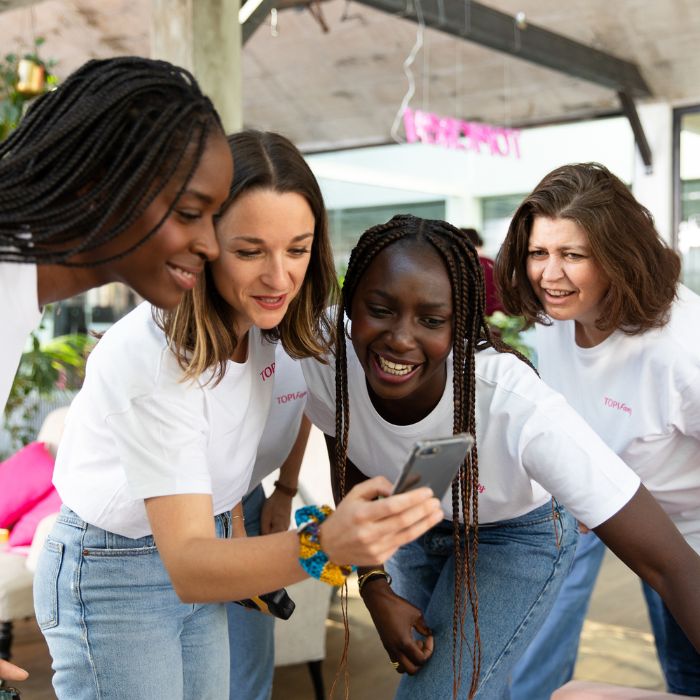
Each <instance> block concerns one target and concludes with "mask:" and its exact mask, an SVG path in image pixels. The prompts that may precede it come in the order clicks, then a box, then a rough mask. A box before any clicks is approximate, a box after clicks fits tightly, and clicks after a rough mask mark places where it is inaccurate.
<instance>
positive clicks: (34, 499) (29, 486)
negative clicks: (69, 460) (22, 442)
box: [0, 442, 54, 527]
mask: <svg viewBox="0 0 700 700" xmlns="http://www.w3.org/2000/svg"><path fill="white" fill-rule="evenodd" d="M53 462H54V459H53V455H52V454H51V453H50V452H49V451H48V449H47V448H46V445H45V444H44V443H43V442H32V443H30V444H29V445H27V446H26V447H23V448H22V449H21V450H20V451H19V452H16V453H15V454H13V455H12V457H9V458H8V459H6V460H5V461H4V462H2V463H1V464H0V527H12V525H14V524H15V523H16V522H17V521H18V520H19V519H20V518H21V517H22V515H24V513H26V512H27V511H29V510H31V509H32V508H33V507H34V506H35V505H36V504H37V503H38V502H39V501H40V500H41V499H42V498H44V496H45V495H46V494H47V493H48V492H49V491H50V490H51V489H52V488H53V487H52V485H51V477H52V475H53Z"/></svg>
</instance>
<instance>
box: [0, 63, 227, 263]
mask: <svg viewBox="0 0 700 700" xmlns="http://www.w3.org/2000/svg"><path fill="white" fill-rule="evenodd" d="M212 130H218V131H219V132H221V133H222V134H223V129H222V126H221V121H220V119H219V116H218V114H217V113H216V110H215V109H214V106H213V105H212V103H211V100H209V98H208V97H206V96H205V95H204V94H203V93H202V91H201V90H200V88H199V85H198V84H197V81H196V80H195V79H194V78H193V77H192V75H191V74H190V73H189V72H188V71H186V70H184V69H183V68H178V67H177V66H173V65H172V64H170V63H167V62H166V61H156V60H151V59H147V58H139V57H135V56H130V57H121V58H110V59H106V60H99V61H98V60H94V61H88V62H87V63H86V64H85V65H83V66H82V67H81V68H79V69H78V70H76V71H75V72H74V73H72V74H71V75H70V76H68V78H67V79H66V80H65V82H63V83H62V84H61V85H60V86H59V87H58V88H57V89H56V90H53V91H51V92H47V93H46V94H44V95H42V96H41V97H39V98H38V99H37V100H35V101H34V102H33V103H32V105H31V106H30V108H29V110H28V111H27V114H26V116H25V117H24V119H23V120H22V122H21V123H20V125H19V127H18V128H17V129H16V130H15V131H14V132H13V133H12V134H11V135H10V136H9V138H7V139H6V140H5V141H4V142H2V143H0V261H9V262H22V263H36V264H61V265H66V266H74V267H91V266H95V265H102V264H104V263H108V262H111V261H114V260H117V259H119V258H122V257H124V256H125V255H128V254H129V253H131V252H132V251H133V250H134V249H135V248H137V247H138V246H140V245H142V244H143V243H144V242H145V241H146V240H147V239H148V238H150V237H151V236H152V235H153V234H154V233H155V232H156V231H157V230H158V229H159V228H160V226H161V225H162V224H163V222H164V221H165V220H166V219H167V217H168V216H169V215H170V213H171V211H172V208H173V206H174V205H175V202H176V201H177V199H178V198H179V196H180V194H181V193H182V192H183V191H184V190H185V188H186V187H187V183H188V182H189V180H190V178H191V177H192V175H193V173H194V171H195V170H196V168H197V165H198V164H199V160H200V158H201V156H202V153H203V151H204V147H205V144H206V141H207V136H208V134H209V133H211V132H212ZM173 177H178V181H179V182H180V181H181V182H180V188H179V191H178V194H177V196H176V197H175V199H174V201H173V202H171V204H170V207H169V208H168V211H167V212H166V213H165V214H164V215H163V217H162V218H161V220H160V221H159V222H158V223H157V224H156V226H154V227H153V228H152V229H151V230H150V231H148V232H147V233H146V234H145V235H144V237H143V238H142V239H141V240H140V241H137V242H136V243H135V244H134V245H132V246H130V247H129V248H128V249H126V250H123V251H121V252H119V253H117V254H115V255H112V256H109V257H102V258H99V259H90V260H89V262H88V261H84V260H83V261H81V262H77V261H76V260H73V259H72V258H74V257H75V256H77V255H78V254H80V253H85V252H88V251H94V250H95V249H97V248H99V247H100V246H101V245H103V244H104V243H106V242H108V241H111V240H112V239H114V238H116V237H117V236H119V235H120V234H122V233H124V232H125V231H126V230H127V229H128V228H129V227H130V226H131V225H132V224H133V223H134V222H135V221H136V220H137V219H138V218H139V217H140V216H141V215H142V214H143V212H144V211H145V210H146V208H147V207H148V205H149V204H150V203H151V202H152V201H153V200H154V199H155V198H156V197H157V196H158V194H159V193H160V192H161V191H162V190H163V188H164V187H165V186H166V185H167V184H168V183H169V182H170V181H171V180H172V178H173ZM94 257H95V258H97V257H98V256H94Z"/></svg>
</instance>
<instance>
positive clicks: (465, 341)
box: [335, 215, 527, 698]
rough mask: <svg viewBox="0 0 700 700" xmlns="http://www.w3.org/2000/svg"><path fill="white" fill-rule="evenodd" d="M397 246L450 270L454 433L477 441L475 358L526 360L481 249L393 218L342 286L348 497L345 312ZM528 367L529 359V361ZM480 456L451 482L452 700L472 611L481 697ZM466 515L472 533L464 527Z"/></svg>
mask: <svg viewBox="0 0 700 700" xmlns="http://www.w3.org/2000/svg"><path fill="white" fill-rule="evenodd" d="M398 241H405V242H409V241H410V242H411V243H418V244H423V245H430V246H432V247H433V248H434V249H435V251H436V252H437V253H438V255H439V256H440V258H441V259H442V261H443V262H444V264H445V267H446V269H447V273H448V275H449V279H450V285H451V288H452V304H453V336H452V346H453V347H452V358H453V370H454V371H453V392H454V421H453V432H454V433H461V432H469V433H472V435H474V437H475V438H476V381H475V364H476V363H475V356H476V353H477V352H478V351H479V350H482V349H484V348H486V347H493V348H495V349H496V350H498V351H500V352H509V353H513V354H515V355H517V356H518V357H520V358H521V359H523V360H524V358H522V356H521V355H520V354H519V353H517V352H516V351H515V350H513V349H512V348H510V347H508V346H506V345H504V344H502V343H501V342H500V341H499V340H498V339H497V338H495V337H493V336H492V334H491V331H490V330H489V326H488V324H487V322H486V320H485V314H484V300H485V291H484V278H483V271H482V267H481V263H480V262H479V256H478V254H477V252H476V249H475V248H474V247H473V246H472V244H471V243H470V242H469V240H468V239H467V237H466V236H465V235H464V233H462V232H461V231H460V230H459V229H457V228H455V227H454V226H451V225H450V224H447V223H445V222H444V221H432V220H425V219H419V218H417V217H415V216H410V215H399V216H395V217H393V218H392V219H391V220H390V221H389V222H387V223H386V224H381V225H379V226H375V227H373V228H371V229H369V230H367V231H365V233H364V234H363V235H362V237H361V238H360V240H359V242H358V243H357V245H356V246H355V248H354V249H353V251H352V254H351V256H350V262H349V264H348V269H347V273H346V275H345V282H344V285H343V296H342V309H341V310H340V312H339V313H338V318H337V345H336V375H335V376H336V418H335V420H336V454H335V469H336V474H335V476H336V479H337V483H338V485H339V488H340V492H341V494H342V495H345V468H346V463H347V448H348V435H349V430H350V402H349V394H348V377H347V354H346V336H345V328H344V314H343V312H344V313H345V315H347V317H348V318H351V314H352V302H353V298H354V296H355V291H356V290H357V287H358V285H359V284H360V283H361V281H362V277H363V276H364V274H365V272H366V271H367V269H368V268H369V266H370V265H371V263H372V262H373V261H374V259H375V258H376V256H377V255H378V254H379V253H380V252H381V251H382V250H384V249H385V248H387V247H388V246H390V245H391V244H393V243H396V242H398ZM524 361H526V362H527V360H524ZM478 486H479V455H478V449H477V445H476V444H475V445H474V449H473V450H472V452H471V454H470V455H469V456H468V457H467V459H466V460H465V462H464V464H463V465H462V466H461V468H460V470H459V474H458V476H457V478H455V480H454V482H453V484H452V521H453V525H454V552H455V582H454V595H455V605H454V616H453V628H452V641H453V658H452V668H453V697H454V698H456V697H457V692H458V689H459V687H460V685H461V672H462V668H461V659H462V649H463V644H464V642H465V635H464V632H463V629H464V620H465V616H466V610H467V605H469V607H470V609H471V616H472V620H473V623H474V647H473V649H472V662H473V663H472V674H471V685H470V690H469V697H470V698H472V697H473V696H474V694H475V693H476V690H477V686H478V682H479V673H480V665H481V638H480V635H479V623H478V618H479V597H478V592H477V588H476V559H477V554H478V548H479V500H478V494H479V490H478ZM460 516H461V518H462V520H463V522H464V523H465V524H467V525H469V527H465V528H461V527H460Z"/></svg>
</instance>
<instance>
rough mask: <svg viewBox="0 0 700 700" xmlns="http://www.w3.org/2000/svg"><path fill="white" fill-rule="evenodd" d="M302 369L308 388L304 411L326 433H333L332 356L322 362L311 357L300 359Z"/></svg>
mask: <svg viewBox="0 0 700 700" xmlns="http://www.w3.org/2000/svg"><path fill="white" fill-rule="evenodd" d="M301 366H302V370H303V372H304V379H305V380H306V386H307V389H308V392H309V393H308V395H307V397H306V407H305V409H304V412H305V413H306V416H307V417H308V419H309V420H310V421H311V422H312V423H313V424H314V425H315V426H316V427H317V428H318V429H319V430H321V431H322V432H323V433H325V434H326V435H330V436H334V435H335V367H334V363H333V360H332V358H329V364H326V365H324V364H322V363H320V362H318V361H317V360H314V359H313V358H309V359H306V360H302V362H301Z"/></svg>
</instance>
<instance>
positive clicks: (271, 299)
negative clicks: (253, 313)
mask: <svg viewBox="0 0 700 700" xmlns="http://www.w3.org/2000/svg"><path fill="white" fill-rule="evenodd" d="M281 298H282V297H258V299H260V301H262V302H263V303H264V304H276V303H277V302H278V301H279V300H280V299H281Z"/></svg>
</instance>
